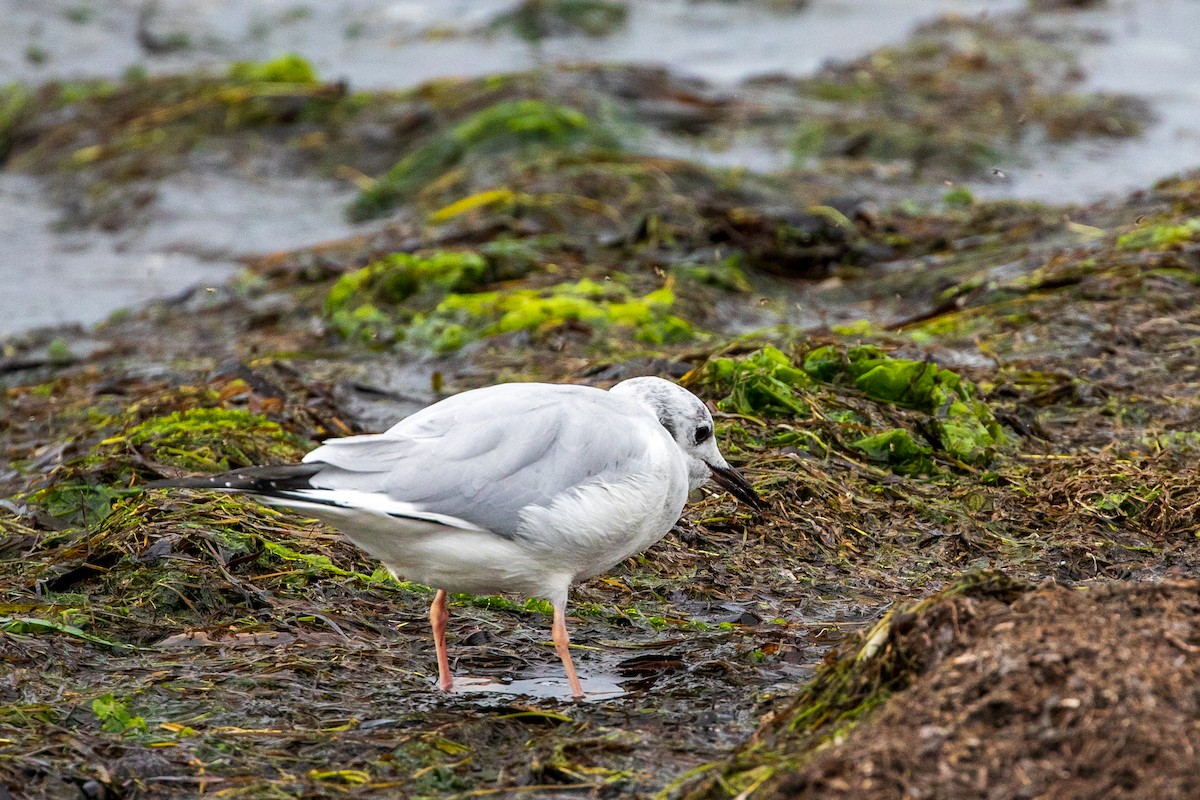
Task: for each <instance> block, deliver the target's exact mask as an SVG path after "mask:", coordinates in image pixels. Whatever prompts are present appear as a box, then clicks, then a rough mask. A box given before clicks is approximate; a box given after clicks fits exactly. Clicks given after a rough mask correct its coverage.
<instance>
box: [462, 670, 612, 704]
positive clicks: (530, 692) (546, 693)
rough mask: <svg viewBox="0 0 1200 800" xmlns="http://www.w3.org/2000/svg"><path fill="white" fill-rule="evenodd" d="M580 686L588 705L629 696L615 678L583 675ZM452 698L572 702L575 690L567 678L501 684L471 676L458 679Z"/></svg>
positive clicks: (501, 682) (544, 677) (503, 682)
mask: <svg viewBox="0 0 1200 800" xmlns="http://www.w3.org/2000/svg"><path fill="white" fill-rule="evenodd" d="M579 682H580V683H581V684H582V685H583V692H584V698H583V700H582V702H584V703H594V702H598V701H601V700H612V699H614V698H617V697H621V696H623V695H624V694H625V690H624V689H622V688H621V685H620V684H618V683H617V682H616V680H614V679H613V678H610V677H608V676H604V675H588V674H586V673H584V672H580V673H579ZM451 693H452V694H459V695H471V694H488V695H504V696H513V697H534V698H538V699H544V700H562V701H563V702H570V701H571V699H572V698H571V687H570V686H568V685H567V679H566V677H565V676H559V677H555V676H552V675H545V676H541V677H536V678H521V679H519V680H514V681H501V680H496V679H494V678H474V677H471V676H462V677H460V676H458V675H456V676H454V688H453V689H452V690H451Z"/></svg>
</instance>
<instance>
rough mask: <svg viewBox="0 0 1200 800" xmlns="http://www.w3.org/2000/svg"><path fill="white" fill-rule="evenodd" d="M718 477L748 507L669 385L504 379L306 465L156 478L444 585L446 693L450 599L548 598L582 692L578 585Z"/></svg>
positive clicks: (334, 444) (555, 631) (706, 429)
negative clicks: (321, 532) (299, 520)
mask: <svg viewBox="0 0 1200 800" xmlns="http://www.w3.org/2000/svg"><path fill="white" fill-rule="evenodd" d="M709 481H714V482H715V483H717V484H718V485H720V486H721V487H723V488H725V489H727V490H728V491H729V492H730V493H731V494H733V495H734V496H735V497H736V498H738V499H739V500H741V501H743V502H745V503H748V504H750V505H752V506H759V505H760V503H761V501H760V499H759V497H758V495H757V494H756V493H755V491H754V489H753V487H752V486H751V485H750V483H749V482H748V481H747V480H746V479H745V478H744V477H743V476H742V474H741V473H740V472H738V471H737V470H736V469H734V468H733V467H731V466H730V465H729V464H728V463H727V462H726V461H725V459H724V458H723V457H722V456H721V453H720V452H719V451H718V449H717V444H716V441H715V439H714V438H713V420H712V415H711V414H710V413H709V411H708V408H706V407H705V405H704V403H702V402H701V401H700V399H699V398H698V397H696V396H695V395H694V394H692V393H691V392H689V391H688V390H687V389H684V388H682V387H681V386H678V385H676V384H674V383H671V382H670V381H666V380H663V379H661V378H650V377H645V378H631V379H629V380H626V381H622V382H621V383H618V384H617V385H616V386H614V387H612V389H609V390H607V391H605V390H603V389H598V388H595V387H590V386H580V385H571V384H548V383H508V384H498V385H495V386H487V387H484V388H481V389H473V390H470V391H466V392H463V393H461V394H457V395H453V396H451V397H448V398H446V399H445V400H442V401H440V402H437V403H434V404H433V405H431V406H428V407H427V408H424V409H422V410H421V411H418V412H417V413H415V414H412V415H411V416H409V417H406V418H405V419H403V420H401V421H400V422H399V423H397V424H396V425H394V426H393V427H392V428H390V429H389V430H387V431H385V432H384V433H379V434H368V435H363V436H347V437H345V438H341V439H331V440H328V441H326V442H325V443H323V444H322V445H321V446H320V447H318V448H317V449H315V450H313V451H312V452H310V453H309V454H308V455H306V456H305V457H304V459H303V460H302V463H300V464H290V465H279V466H263V467H250V468H246V469H239V470H234V471H232V472H225V473H221V474H217V475H208V476H203V477H196V478H183V479H177V480H164V481H155V482H153V483H151V484H149V486H150V488H168V487H174V488H187V489H216V490H220V491H225V492H235V493H243V494H248V495H252V496H253V497H255V498H257V499H258V500H260V501H262V502H265V503H268V504H272V505H279V506H285V507H287V508H291V509H296V510H299V511H302V512H304V513H306V514H309V515H311V516H312V517H315V518H316V519H318V520H320V521H322V522H324V523H326V524H328V525H330V526H332V527H333V528H335V529H337V530H338V531H339V532H341V533H342V535H344V536H345V537H346V538H348V539H349V540H350V541H351V542H353V543H354V544H356V545H357V546H358V547H360V548H361V549H362V550H364V551H366V552H367V553H368V554H369V555H371V556H373V557H374V558H376V559H378V560H379V561H381V562H382V563H383V565H384V566H385V567H387V569H388V570H389V571H390V572H391V573H392V575H393V576H395V577H396V578H398V579H399V578H404V579H408V580H411V581H415V582H417V583H421V584H424V585H426V586H431V587H434V588H436V589H437V593H436V595H435V596H434V600H433V604H432V605H431V606H430V609H429V620H430V624H431V627H432V628H433V639H434V647H435V649H436V651H437V665H438V686H439V688H441V689H442V690H445V691H450V690H451V689H452V688H453V677H452V676H451V672H450V661H449V658H448V656H447V653H446V621H447V618H448V612H447V610H446V595H447V593H448V592H463V593H467V594H476V595H480V594H482V595H488V594H499V593H514V594H519V595H524V596H529V597H540V598H544V599H546V600H548V601H549V602H550V604H551V606H552V608H553V609H554V622H553V626H552V638H553V641H554V648H555V650H556V651H557V653H558V656H559V658H560V659H561V660H562V664H563V669H564V670H565V671H566V675H567V681H568V683H569V684H570V687H571V694H572V695H573V696H574V697H575V698H576V699H579V698H582V697H583V688H582V685H581V684H580V682H579V677H578V676H577V675H576V672H575V665H574V663H573V662H572V660H571V653H570V650H569V644H570V640H569V637H568V635H567V625H566V607H567V593H568V590H569V589H570V587H571V585H572V584H574V583H577V582H579V581H582V580H586V579H588V578H591V577H594V576H596V575H599V574H601V573H604V572H607V571H608V570H609V569H611V568H612V567H614V566H616V565H617V564H619V563H620V562H622V561H624V560H625V559H626V558H629V557H630V556H632V555H634V554H636V553H640V552H641V551H643V550H645V549H646V548H648V547H650V546H651V545H652V544H654V543H655V542H657V541H658V540H659V539H661V538H662V537H663V536H665V535H666V534H667V532H668V531H670V530H671V529H672V527H674V525H675V523H676V522H677V521H678V520H679V518H680V515H681V513H682V512H683V506H684V503H685V502H686V501H687V498H688V494H689V493H690V492H691V491H692V490H694V489H698V488H699V487H700V486H703V485H704V484H706V483H708V482H709Z"/></svg>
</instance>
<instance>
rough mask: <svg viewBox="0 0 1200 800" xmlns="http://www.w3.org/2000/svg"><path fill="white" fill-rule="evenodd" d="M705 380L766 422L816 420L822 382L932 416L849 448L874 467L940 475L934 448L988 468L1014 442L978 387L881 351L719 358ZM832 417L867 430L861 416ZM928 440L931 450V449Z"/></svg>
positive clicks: (828, 349) (772, 351)
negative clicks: (796, 359)
mask: <svg viewBox="0 0 1200 800" xmlns="http://www.w3.org/2000/svg"><path fill="white" fill-rule="evenodd" d="M703 380H704V381H705V382H707V383H708V384H710V385H712V386H714V387H715V388H716V389H718V391H720V392H724V393H725V396H724V397H723V398H722V399H720V400H718V402H717V406H718V408H720V409H721V410H722V411H727V412H731V413H737V414H742V415H746V416H749V417H752V418H759V417H781V416H783V417H786V416H793V417H799V418H806V417H809V416H811V414H812V412H813V409H814V407H816V406H821V407H822V408H824V407H825V406H827V405H828V402H822V401H821V400H820V398H818V397H817V396H816V392H817V390H818V389H819V388H820V386H821V384H828V385H831V386H832V387H834V390H835V391H836V387H838V386H850V385H852V386H853V388H854V389H856V390H858V391H860V392H862V393H863V394H865V395H866V396H867V397H868V398H870V399H871V400H874V401H876V402H879V403H885V404H891V405H895V406H899V407H901V408H908V409H913V410H915V411H919V412H921V413H922V414H923V415H925V417H924V420H923V424H922V425H921V426H920V428H919V431H918V432H915V433H914V432H910V431H907V430H902V429H888V430H884V431H880V432H876V433H870V434H868V435H866V436H862V435H859V436H857V437H855V438H854V439H853V440H852V441H849V442H847V446H848V447H850V448H852V449H854V450H856V451H858V452H860V453H862V454H865V455H866V456H867V457H868V458H870V459H871V460H873V461H878V462H880V463H883V464H887V465H888V466H889V467H891V468H892V469H894V470H895V471H897V472H901V473H904V474H922V473H928V472H931V471H933V469H932V462H931V461H930V458H929V455H930V454H931V453H932V452H933V448H937V449H938V450H939V451H940V452H942V453H944V454H945V455H948V456H950V457H952V458H953V459H956V460H958V461H960V462H963V463H966V464H987V463H988V462H990V461H991V459H992V457H993V456H994V454H995V450H996V448H997V447H998V446H1000V445H1002V444H1004V443H1005V442H1007V437H1006V436H1005V434H1004V432H1003V430H1002V429H1001V427H1000V425H999V423H998V422H997V421H996V418H995V415H994V414H993V412H992V410H991V409H990V408H989V407H988V406H987V404H986V403H984V402H983V401H982V400H980V399H978V397H977V389H976V388H975V386H974V384H972V383H971V382H970V381H967V380H965V379H963V378H962V377H961V376H960V375H958V374H957V373H955V372H953V371H951V370H947V369H943V368H941V367H938V366H937V365H936V364H932V363H929V362H924V361H910V360H905V359H896V358H892V357H891V356H889V355H887V354H886V353H885V352H884V351H883V350H882V349H881V348H878V347H875V346H872V345H859V346H854V347H849V348H842V347H839V346H836V345H824V346H822V347H816V348H813V349H812V350H809V351H808V352H807V353H806V354H805V355H804V358H803V359H802V360H801V361H800V362H799V364H797V363H795V362H794V361H793V360H792V359H791V358H789V357H788V356H787V355H786V354H785V353H783V352H782V351H780V350H778V349H776V348H773V347H765V348H763V349H762V350H759V351H757V352H755V353H752V354H749V355H747V356H743V357H740V358H716V359H712V360H710V361H709V363H708V364H707V365H706V366H705V370H704V374H703ZM825 416H826V418H828V419H833V420H835V421H840V422H841V424H846V425H850V426H852V427H853V428H857V429H860V430H861V428H862V422H861V419H859V418H857V417H856V415H851V416H844V415H843V416H839V415H838V413H837V410H836V409H834V410H833V413H830V414H826V415H825ZM923 440H927V441H928V444H924V443H923Z"/></svg>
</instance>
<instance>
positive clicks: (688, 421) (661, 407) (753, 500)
mask: <svg viewBox="0 0 1200 800" xmlns="http://www.w3.org/2000/svg"><path fill="white" fill-rule="evenodd" d="M609 391H611V392H612V393H613V394H618V395H622V396H624V397H628V398H629V399H631V400H633V401H634V402H636V403H639V404H641V405H642V406H644V407H646V408H648V409H649V410H650V412H651V413H653V414H654V416H655V417H657V418H658V421H659V422H660V423H661V424H662V426H663V427H664V428H666V430H667V433H669V434H670V435H671V438H672V439H674V440H675V444H677V445H678V446H679V449H680V450H682V451H683V455H684V457H685V458H686V460H687V465H688V488H689V489H697V488H699V487H700V486H703V485H704V484H706V483H708V482H709V481H710V480H711V481H714V482H716V483H717V484H718V485H720V486H721V487H722V488H724V489H726V490H728V491H729V493H730V494H732V495H733V496H734V497H736V498H737V499H738V500H741V501H742V502H743V503H748V504H749V505H752V506H756V507H759V506H761V505H762V500H761V499H760V498H759V496H758V494H757V493H756V492H755V491H754V487H752V486H751V485H750V482H749V481H747V480H746V479H745V478H744V477H743V476H742V473H740V472H738V471H737V470H736V469H734V468H733V467H731V466H729V463H728V462H727V461H726V460H725V459H724V457H722V455H721V451H719V450H718V449H717V441H716V439H715V438H714V437H713V420H712V414H710V413H709V412H708V408H707V407H706V406H705V405H704V403H702V402H700V398H698V397H696V395H694V394H692V393H691V392H689V391H688V390H687V389H684V388H683V387H682V386H677V385H676V384H674V383H671V382H670V381H666V380H663V379H662V378H630V379H629V380H626V381H621V382H620V383H618V384H617V385H616V386H614V387H612V389H610V390H609Z"/></svg>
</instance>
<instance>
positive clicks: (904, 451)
mask: <svg viewBox="0 0 1200 800" xmlns="http://www.w3.org/2000/svg"><path fill="white" fill-rule="evenodd" d="M849 446H850V447H851V448H853V449H855V450H858V451H859V452H861V453H862V454H863V455H865V456H866V457H867V458H869V459H870V460H872V461H876V462H879V463H882V464H887V465H888V466H889V467H891V468H892V469H893V470H894V471H896V472H898V473H900V474H902V475H927V474H929V473H931V472H934V466H933V460H932V459H931V458H930V457H929V456H930V454H931V453H932V452H933V449H932V448H930V447H928V446H927V445H923V444H919V443H918V442H917V441H916V440H915V439H914V438H913V436H912V434H911V433H909V432H908V431H906V430H904V429H903V428H892V429H891V430H887V431H884V432H883V433H877V434H875V435H874V436H864V437H863V438H861V439H857V440H855V441H852V442H850V443H849Z"/></svg>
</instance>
